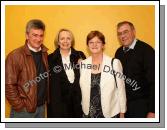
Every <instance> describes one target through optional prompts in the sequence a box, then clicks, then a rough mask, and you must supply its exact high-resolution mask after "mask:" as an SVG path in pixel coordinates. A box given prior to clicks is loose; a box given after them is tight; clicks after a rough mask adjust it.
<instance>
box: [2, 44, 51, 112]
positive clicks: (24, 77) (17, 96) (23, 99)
mask: <svg viewBox="0 0 167 130" xmlns="http://www.w3.org/2000/svg"><path fill="white" fill-rule="evenodd" d="M41 48H42V59H43V62H44V65H45V67H46V70H47V72H49V71H48V59H47V56H48V54H47V50H48V49H47V48H46V47H45V46H44V45H42V46H41ZM36 76H37V75H36V66H35V63H34V60H33V56H32V55H31V52H30V50H29V48H28V46H27V44H25V45H24V46H22V47H20V48H18V49H16V50H14V51H12V52H11V53H10V54H9V55H8V56H7V58H6V61H5V95H6V98H7V99H8V101H9V103H10V104H11V105H12V107H13V109H14V110H15V111H21V110H22V109H23V108H24V107H25V108H26V109H27V111H28V112H35V110H36V106H37V84H36V82H34V83H33V84H30V85H28V84H27V83H29V81H35V80H34V79H35V77H36ZM47 78H48V77H47ZM47 80H49V79H47ZM48 87H49V81H48V86H47V90H49V89H48ZM47 94H48V93H47Z"/></svg>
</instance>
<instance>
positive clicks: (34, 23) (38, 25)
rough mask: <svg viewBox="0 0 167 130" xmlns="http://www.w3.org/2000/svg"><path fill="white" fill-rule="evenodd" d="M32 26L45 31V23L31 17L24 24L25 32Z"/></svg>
mask: <svg viewBox="0 0 167 130" xmlns="http://www.w3.org/2000/svg"><path fill="white" fill-rule="evenodd" d="M32 28H34V29H42V30H43V31H45V24H44V23H43V22H42V21H41V20H39V19H32V20H30V21H29V22H28V23H27V25H26V33H29V31H30V29H32Z"/></svg>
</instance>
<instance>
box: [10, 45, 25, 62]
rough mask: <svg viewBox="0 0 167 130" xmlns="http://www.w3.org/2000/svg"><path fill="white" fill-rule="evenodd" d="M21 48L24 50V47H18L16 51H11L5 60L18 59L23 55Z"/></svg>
mask: <svg viewBox="0 0 167 130" xmlns="http://www.w3.org/2000/svg"><path fill="white" fill-rule="evenodd" d="M23 48H24V46H21V47H19V48H17V49H14V50H13V51H11V52H10V53H9V54H8V55H7V58H12V57H13V58H16V59H18V58H20V57H21V56H22V55H23V53H24V50H23Z"/></svg>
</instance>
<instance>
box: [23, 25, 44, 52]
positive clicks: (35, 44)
mask: <svg viewBox="0 0 167 130" xmlns="http://www.w3.org/2000/svg"><path fill="white" fill-rule="evenodd" d="M26 38H27V40H28V44H29V45H30V46H31V47H32V48H34V49H36V50H39V48H40V47H41V45H42V43H43V39H44V31H43V30H42V29H34V28H32V29H30V31H29V32H28V33H26Z"/></svg>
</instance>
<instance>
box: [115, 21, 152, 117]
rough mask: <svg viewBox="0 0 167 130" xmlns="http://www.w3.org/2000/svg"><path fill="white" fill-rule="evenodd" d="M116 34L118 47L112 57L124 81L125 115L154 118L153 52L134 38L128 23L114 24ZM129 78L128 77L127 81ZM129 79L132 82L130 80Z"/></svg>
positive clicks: (131, 25)
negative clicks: (118, 63) (119, 62)
mask: <svg viewBox="0 0 167 130" xmlns="http://www.w3.org/2000/svg"><path fill="white" fill-rule="evenodd" d="M117 36H118V40H119V42H120V43H121V44H122V46H121V47H120V48H119V49H118V50H117V51H116V54H115V57H116V58H118V59H120V61H121V63H122V66H123V71H124V75H125V76H126V78H128V80H126V81H125V83H126V95H127V112H126V114H125V117H128V118H144V117H147V118H154V117H155V51H154V49H153V48H152V47H151V46H149V45H148V44H146V43H145V42H142V41H140V40H138V39H136V37H135V28H134V25H133V24H132V23H131V22H128V21H123V22H120V23H118V25H117ZM129 79H130V80H129ZM132 82H133V83H132Z"/></svg>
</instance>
